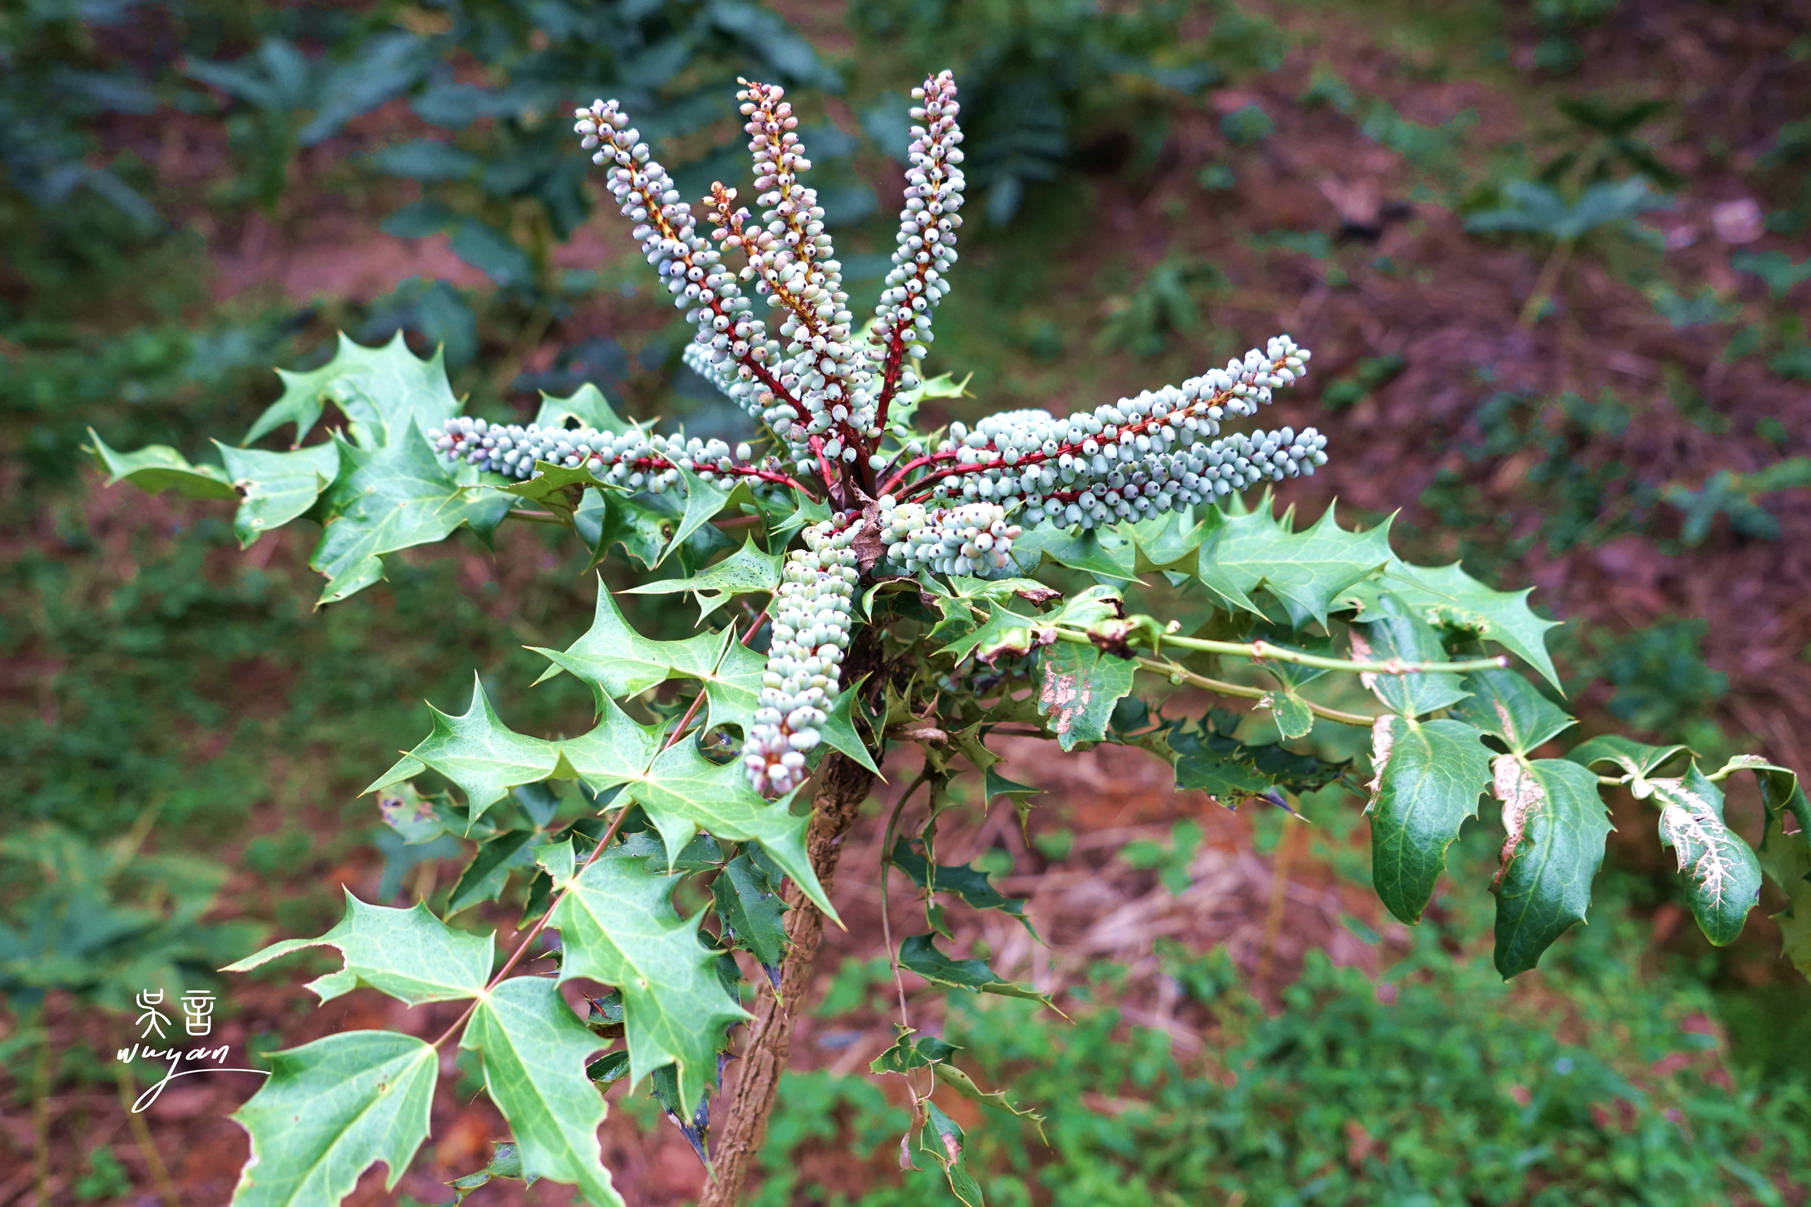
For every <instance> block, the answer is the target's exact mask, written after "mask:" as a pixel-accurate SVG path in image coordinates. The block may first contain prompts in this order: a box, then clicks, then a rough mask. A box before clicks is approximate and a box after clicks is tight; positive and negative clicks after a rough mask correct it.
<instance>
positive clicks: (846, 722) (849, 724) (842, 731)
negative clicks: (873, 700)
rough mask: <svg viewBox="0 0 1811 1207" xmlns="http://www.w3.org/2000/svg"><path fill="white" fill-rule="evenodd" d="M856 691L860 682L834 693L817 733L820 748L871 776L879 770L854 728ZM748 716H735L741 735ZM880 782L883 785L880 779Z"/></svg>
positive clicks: (756, 659) (755, 658) (760, 667)
mask: <svg viewBox="0 0 1811 1207" xmlns="http://www.w3.org/2000/svg"><path fill="white" fill-rule="evenodd" d="M732 652H733V651H732ZM750 657H751V658H752V659H753V662H754V664H755V666H756V668H757V670H758V671H765V670H766V665H767V664H766V663H765V661H763V660H762V658H761V656H760V655H759V654H753V653H750ZM725 669H727V667H726V668H725ZM754 690H755V691H756V692H757V693H758V691H759V681H758V680H757V681H756V686H755V689H754ZM860 690H861V685H860V683H851V684H850V685H849V686H847V687H845V688H844V689H843V690H842V691H840V692H838V693H837V694H836V698H835V699H834V700H832V701H831V703H830V707H829V708H828V709H827V710H826V711H825V715H824V723H823V724H822V725H820V726H819V727H818V733H819V734H821V735H822V736H823V740H824V745H826V746H828V747H829V748H830V749H832V750H835V751H839V752H841V753H843V754H846V755H848V756H849V757H850V758H852V759H854V760H855V761H856V762H857V763H860V764H861V765H862V766H863V767H866V768H867V769H868V770H869V771H872V772H873V773H874V774H875V775H880V768H879V767H878V766H877V765H876V764H875V762H874V756H873V754H871V753H870V752H869V750H868V744H867V743H866V742H864V741H862V737H861V734H860V733H859V732H858V731H857V730H856V728H855V703H856V696H857V693H858V692H859V691H860ZM753 708H754V705H753V703H752V701H751V703H750V705H749V711H750V712H752V711H753ZM748 715H749V714H748V713H737V714H736V719H737V722H738V724H741V725H742V726H743V730H744V732H746V731H747V725H748V722H747V720H746V718H747V717H748ZM882 782H883V783H884V782H885V778H884V777H883V778H882Z"/></svg>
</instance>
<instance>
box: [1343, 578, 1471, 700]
mask: <svg viewBox="0 0 1811 1207" xmlns="http://www.w3.org/2000/svg"><path fill="white" fill-rule="evenodd" d="M1372 615H1373V616H1375V619H1374V620H1369V621H1366V622H1363V623H1359V624H1354V625H1353V626H1352V656H1353V657H1354V658H1357V659H1361V660H1364V661H1376V662H1384V661H1389V660H1391V659H1396V660H1399V661H1402V662H1446V661H1448V659H1447V657H1446V651H1445V650H1444V649H1442V648H1441V646H1440V637H1439V635H1438V634H1436V633H1435V632H1434V630H1433V626H1431V625H1429V624H1428V623H1427V622H1426V621H1425V620H1422V619H1421V618H1420V617H1419V616H1415V615H1413V614H1411V613H1408V612H1404V611H1402V610H1401V607H1400V605H1398V604H1397V603H1396V601H1395V600H1393V599H1388V600H1385V601H1384V602H1383V604H1382V606H1380V607H1379V608H1378V609H1377V610H1376V611H1375V612H1374V613H1372ZM1360 678H1361V679H1362V680H1363V682H1364V685H1365V686H1366V687H1368V688H1370V689H1371V691H1372V692H1373V693H1374V694H1375V695H1376V696H1377V698H1378V699H1379V700H1382V701H1383V702H1384V705H1385V706H1386V707H1388V708H1390V709H1393V710H1394V711H1396V712H1399V713H1401V714H1402V715H1404V716H1407V717H1419V716H1422V715H1424V714H1426V713H1430V712H1433V711H1435V710H1436V709H1440V708H1445V707H1446V706H1447V705H1449V704H1452V703H1453V702H1455V701H1457V700H1462V699H1464V698H1465V688H1464V686H1463V685H1462V683H1461V682H1460V679H1459V676H1458V675H1457V674H1454V673H1452V672H1450V671H1431V672H1428V673H1426V674H1408V675H1390V674H1371V673H1366V674H1364V675H1362V676H1360Z"/></svg>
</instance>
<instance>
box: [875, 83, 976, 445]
mask: <svg viewBox="0 0 1811 1207" xmlns="http://www.w3.org/2000/svg"><path fill="white" fill-rule="evenodd" d="M912 99H913V100H915V101H918V102H919V104H918V105H917V106H915V107H914V108H913V109H912V118H913V120H914V122H916V123H917V124H915V125H914V126H913V127H912V145H911V147H910V149H909V157H910V160H911V166H910V167H908V168H907V169H906V190H905V208H904V209H903V210H901V211H900V214H899V235H898V243H899V246H898V247H897V248H896V249H895V250H894V252H893V268H892V270H891V271H890V272H888V273H887V282H886V290H885V291H884V292H883V293H882V294H881V298H880V308H879V309H878V310H877V311H876V313H875V316H874V336H873V338H874V349H873V351H872V355H873V356H874V357H875V359H876V361H877V362H878V365H877V373H876V376H878V377H879V388H878V390H877V392H876V393H875V395H874V400H873V406H872V409H870V408H869V407H867V406H866V405H864V406H863V407H862V408H861V413H860V415H859V416H858V419H859V420H860V422H861V423H862V424H863V426H865V427H866V428H867V429H868V430H869V431H872V432H878V431H880V430H881V429H883V428H884V427H885V426H886V422H887V408H888V407H889V406H890V405H891V404H892V401H893V399H894V397H895V396H896V395H897V394H898V393H899V392H900V391H901V390H910V389H912V388H913V387H914V386H916V385H917V384H918V376H917V372H916V371H915V369H914V368H913V366H912V364H911V362H912V361H914V360H917V359H918V358H920V357H922V356H923V355H924V354H925V352H926V351H927V350H928V348H929V346H930V343H931V339H932V334H931V312H932V311H933V310H935V309H936V306H937V303H938V302H939V301H941V300H942V299H943V295H944V294H946V293H948V292H949V282H948V280H947V277H948V274H949V270H950V268H951V266H952V265H954V264H955V262H956V229H957V228H958V227H960V226H961V225H962V215H961V212H960V211H961V209H962V189H963V184H964V181H963V175H962V168H961V166H960V165H961V163H962V148H961V142H962V130H961V128H960V127H959V126H957V125H956V114H957V113H958V112H959V111H960V110H961V106H960V105H958V104H957V103H956V81H955V77H954V76H952V75H951V74H950V73H949V72H947V71H941V72H938V73H937V74H936V75H933V76H930V77H929V78H927V79H926V80H925V81H924V83H923V84H922V85H920V86H919V87H917V88H914V89H912Z"/></svg>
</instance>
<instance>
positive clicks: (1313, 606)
mask: <svg viewBox="0 0 1811 1207" xmlns="http://www.w3.org/2000/svg"><path fill="white" fill-rule="evenodd" d="M1333 510H1334V509H1333V507H1332V506H1331V505H1329V506H1328V507H1327V510H1326V511H1325V512H1323V513H1322V514H1321V518H1320V519H1318V520H1316V521H1315V522H1314V525H1313V526H1312V527H1310V528H1308V529H1305V530H1304V531H1301V532H1293V531H1291V529H1290V524H1291V521H1292V520H1293V518H1294V511H1293V509H1291V510H1290V511H1287V512H1284V514H1283V517H1282V519H1281V521H1279V520H1277V519H1276V518H1275V517H1274V516H1273V515H1272V514H1271V510H1270V501H1269V500H1268V499H1266V500H1264V502H1263V503H1261V504H1260V505H1259V506H1258V507H1257V508H1256V509H1254V510H1252V511H1246V512H1240V513H1231V512H1229V513H1228V514H1227V515H1226V518H1225V521H1224V522H1223V523H1222V524H1221V525H1220V526H1219V527H1218V528H1217V529H1215V530H1214V532H1213V534H1212V535H1211V536H1210V537H1209V538H1208V539H1207V541H1206V543H1204V544H1203V545H1202V546H1201V560H1200V564H1199V566H1198V567H1197V569H1196V573H1197V575H1198V576H1199V577H1200V579H1201V581H1202V583H1203V584H1205V585H1206V586H1207V588H1208V590H1210V591H1212V592H1213V593H1214V594H1216V595H1218V596H1219V597H1220V598H1222V599H1224V600H1225V601H1226V602H1227V603H1228V604H1229V605H1231V606H1233V607H1237V608H1243V609H1244V610H1246V611H1248V612H1257V613H1258V614H1259V615H1262V614H1263V612H1262V610H1261V609H1260V608H1259V607H1258V606H1257V604H1256V603H1255V602H1254V601H1253V600H1252V595H1253V594H1255V593H1256V592H1257V591H1259V590H1260V589H1262V590H1265V591H1268V592H1269V593H1270V594H1271V595H1272V596H1274V597H1275V598H1276V599H1277V601H1278V602H1280V603H1281V604H1282V605H1283V607H1284V609H1285V610H1286V611H1287V612H1288V613H1289V617H1290V619H1291V620H1292V621H1294V622H1295V623H1296V624H1297V625H1302V624H1305V623H1307V622H1308V621H1309V620H1317V621H1319V622H1321V623H1322V624H1325V623H1326V621H1327V611H1328V609H1329V608H1331V607H1332V606H1333V601H1334V600H1335V599H1336V598H1338V596H1339V594H1340V593H1341V592H1342V591H1344V590H1346V588H1348V587H1350V586H1351V585H1352V584H1353V583H1356V582H1358V581H1359V580H1360V579H1362V578H1364V577H1365V576H1366V575H1369V574H1371V573H1373V572H1375V571H1376V570H1377V569H1379V568H1380V567H1382V566H1383V565H1385V564H1386V563H1387V562H1389V561H1390V560H1391V558H1392V557H1393V556H1394V555H1393V554H1391V552H1390V524H1389V521H1388V520H1385V521H1384V522H1383V523H1381V524H1378V525H1377V526H1376V527H1374V528H1367V529H1363V530H1361V531H1358V532H1348V531H1347V530H1346V529H1344V528H1341V527H1340V526H1339V523H1338V522H1337V521H1336V520H1335V519H1334V516H1333Z"/></svg>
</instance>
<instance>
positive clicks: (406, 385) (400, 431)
mask: <svg viewBox="0 0 1811 1207" xmlns="http://www.w3.org/2000/svg"><path fill="white" fill-rule="evenodd" d="M277 376H278V377H280V378H282V380H283V395H282V397H280V398H278V399H277V401H276V402H274V403H272V404H271V405H270V406H269V407H268V408H266V410H265V411H264V413H263V414H262V415H260V416H258V420H257V422H256V423H254V424H252V426H251V430H250V431H249V432H247V433H245V439H244V440H243V441H241V443H243V444H255V443H256V442H257V441H258V439H259V438H260V437H262V436H265V435H268V434H269V433H271V432H274V431H276V430H277V429H278V428H280V427H283V426H284V425H286V424H294V425H295V429H296V430H295V440H294V441H292V442H291V443H292V444H299V443H300V442H301V439H302V437H303V436H306V435H307V434H308V432H309V429H311V428H313V427H314V425H315V424H316V423H317V422H318V421H319V420H320V418H321V413H322V411H323V410H324V409H325V408H326V405H327V404H328V403H332V404H333V405H334V406H336V407H338V408H339V409H340V411H341V412H342V413H343V414H344V415H345V416H346V418H347V419H349V420H350V421H351V435H352V438H353V441H354V442H355V443H357V444H359V445H361V446H363V447H366V448H375V447H377V446H378V445H384V444H399V443H405V442H406V441H407V437H408V431H409V428H410V426H411V425H413V426H415V427H418V428H420V430H422V431H424V432H425V431H428V430H429V429H431V428H435V427H438V426H440V425H441V424H442V423H445V422H446V421H447V420H448V419H451V418H452V417H453V416H454V415H457V414H458V413H459V400H458V399H457V398H455V397H454V396H453V390H452V387H451V386H450V385H449V384H447V379H446V365H445V362H444V361H443V359H442V357H441V353H440V352H439V351H436V352H435V353H434V355H433V357H432V358H431V359H429V360H422V359H420V358H419V357H417V356H416V355H415V354H414V353H413V352H410V351H409V346H408V344H406V343H405V342H404V341H403V337H402V332H400V331H398V332H397V333H396V335H395V336H394V337H392V338H391V340H390V342H389V343H387V344H384V345H382V346H381V347H370V348H367V347H365V346H364V345H362V344H355V343H353V342H352V340H351V339H349V338H348V337H347V336H346V335H345V334H344V333H343V332H342V333H341V334H340V337H339V346H338V347H337V349H336V350H335V352H334V356H333V359H332V360H330V361H328V362H327V363H326V364H324V365H322V366H321V367H320V368H318V369H313V370H310V371H308V372H305V373H297V372H292V371H289V370H285V369H278V370H277Z"/></svg>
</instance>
